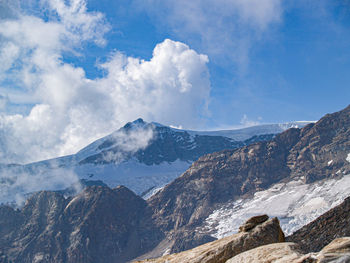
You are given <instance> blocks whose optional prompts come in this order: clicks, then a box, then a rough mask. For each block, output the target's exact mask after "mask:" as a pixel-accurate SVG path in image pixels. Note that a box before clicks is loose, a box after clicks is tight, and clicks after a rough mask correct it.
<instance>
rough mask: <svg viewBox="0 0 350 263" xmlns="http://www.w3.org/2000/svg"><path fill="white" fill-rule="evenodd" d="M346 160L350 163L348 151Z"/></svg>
mask: <svg viewBox="0 0 350 263" xmlns="http://www.w3.org/2000/svg"><path fill="white" fill-rule="evenodd" d="M346 160H347V161H348V162H349V163H350V153H348V157H346Z"/></svg>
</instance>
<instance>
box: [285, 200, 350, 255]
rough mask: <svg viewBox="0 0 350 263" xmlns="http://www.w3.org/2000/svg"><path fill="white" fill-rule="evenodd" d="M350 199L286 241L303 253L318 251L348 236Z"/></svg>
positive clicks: (349, 232) (349, 231) (349, 229)
mask: <svg viewBox="0 0 350 263" xmlns="http://www.w3.org/2000/svg"><path fill="white" fill-rule="evenodd" d="M349 222H350V197H348V198H346V199H345V200H344V202H343V203H341V204H340V205H338V206H336V207H334V208H333V209H331V210H329V211H328V212H326V213H324V214H323V215H321V216H320V217H318V218H317V219H315V220H314V221H313V222H311V223H309V224H307V225H306V226H304V227H302V228H301V229H299V230H298V231H296V232H295V233H293V234H292V235H291V236H288V237H287V238H286V239H287V241H289V242H295V243H298V244H300V247H301V249H302V250H303V251H304V252H305V253H308V252H317V251H320V250H321V249H322V248H323V247H324V246H325V245H327V244H328V243H329V242H331V241H332V240H334V239H335V238H339V237H344V236H350V226H349Z"/></svg>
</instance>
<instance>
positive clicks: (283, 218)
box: [197, 175, 350, 238]
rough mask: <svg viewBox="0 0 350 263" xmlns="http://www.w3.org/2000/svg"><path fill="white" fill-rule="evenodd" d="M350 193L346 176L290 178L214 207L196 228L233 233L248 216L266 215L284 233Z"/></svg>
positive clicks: (349, 177) (349, 179)
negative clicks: (277, 221) (276, 220)
mask: <svg viewBox="0 0 350 263" xmlns="http://www.w3.org/2000/svg"><path fill="white" fill-rule="evenodd" d="M349 195H350V175H345V176H343V177H342V178H340V179H328V180H324V181H319V182H315V183H312V184H304V183H303V182H302V181H301V180H300V181H292V182H288V183H283V184H276V185H273V186H272V187H270V188H269V189H267V190H264V191H260V192H257V193H255V195H254V196H253V197H252V198H249V199H240V200H237V201H234V202H231V203H229V204H226V205H225V206H223V207H221V208H219V209H217V210H215V211H214V212H213V213H212V214H211V215H210V216H209V217H208V218H207V219H206V221H205V226H204V227H202V228H198V229H197V231H199V232H205V233H207V234H210V235H212V236H213V237H216V238H222V237H225V236H228V235H230V234H233V233H236V232H237V230H238V227H239V226H240V225H241V224H242V223H243V222H244V221H245V220H247V219H248V218H250V217H252V216H255V215H260V214H267V215H269V216H270V217H278V218H279V219H280V223H281V227H282V229H283V231H284V233H286V234H287V235H289V234H291V233H293V232H294V231H296V230H297V229H299V228H300V227H302V226H304V225H306V224H308V223H309V222H311V221H312V220H314V219H316V218H317V217H318V216H320V215H322V214H323V213H325V212H326V211H328V210H329V209H331V208H333V207H334V206H336V205H338V204H340V203H341V202H342V201H343V200H344V199H345V198H346V197H347V196H349Z"/></svg>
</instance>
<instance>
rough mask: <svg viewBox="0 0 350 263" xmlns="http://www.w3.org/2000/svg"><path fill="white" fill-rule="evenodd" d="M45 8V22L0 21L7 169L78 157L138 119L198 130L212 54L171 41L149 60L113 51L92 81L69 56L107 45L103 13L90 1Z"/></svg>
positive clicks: (55, 0)
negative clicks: (89, 6) (87, 147)
mask: <svg viewBox="0 0 350 263" xmlns="http://www.w3.org/2000/svg"><path fill="white" fill-rule="evenodd" d="M41 6H42V9H43V10H44V11H45V14H47V15H46V16H45V17H37V16H33V15H28V14H23V15H21V16H19V17H18V18H16V19H13V18H11V19H8V18H4V19H2V20H0V58H1V61H2V63H1V65H0V95H1V97H0V163H8V162H19V163H28V162H32V161H37V160H41V159H46V158H51V157H56V156H61V155H66V154H71V153H75V152H76V151H78V150H79V149H80V148H82V147H84V146H85V145H86V144H88V143H90V142H91V141H93V140H95V139H97V138H100V137H102V136H104V135H106V134H108V133H110V132H112V131H113V130H115V129H116V128H118V127H120V126H121V125H122V124H124V123H125V122H128V121H130V120H134V119H137V118H139V117H142V118H144V119H146V120H155V121H158V122H162V123H165V124H173V125H184V126H187V127H193V126H195V125H196V124H198V123H199V122H200V121H201V116H203V115H205V114H206V112H207V106H208V103H209V93H210V81H209V73H208V68H207V63H208V57H207V56H206V55H202V54H198V53H197V52H196V51H194V50H192V49H191V48H190V47H189V46H187V45H185V44H183V43H181V42H176V41H172V40H170V39H166V40H164V41H163V42H162V43H159V44H158V45H157V46H156V47H155V48H154V51H153V56H152V58H151V59H150V60H147V61H146V60H143V59H140V58H133V57H128V56H127V55H125V54H123V53H121V52H119V51H116V52H113V53H111V54H110V56H109V58H108V60H107V61H105V62H104V63H101V64H99V65H98V66H99V67H100V69H101V70H102V71H103V72H104V75H103V77H101V78H96V79H89V78H87V77H86V75H85V71H84V69H83V68H81V67H77V66H75V65H74V64H71V63H68V62H66V59H65V57H66V55H67V54H69V55H70V56H82V54H81V50H82V49H83V48H84V45H87V44H88V43H90V44H89V45H91V43H93V44H96V45H100V46H103V45H104V44H105V42H106V40H105V39H104V35H105V33H106V32H107V31H108V30H109V28H110V26H109V25H108V23H107V22H106V20H105V18H104V16H103V14H101V13H98V12H89V11H88V10H87V8H86V1H84V0H70V1H63V0H45V1H41ZM44 11H43V12H44Z"/></svg>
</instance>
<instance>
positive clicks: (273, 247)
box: [226, 243, 303, 263]
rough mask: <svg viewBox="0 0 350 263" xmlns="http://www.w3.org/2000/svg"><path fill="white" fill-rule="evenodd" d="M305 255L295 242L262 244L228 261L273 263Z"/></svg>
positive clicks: (237, 262)
mask: <svg viewBox="0 0 350 263" xmlns="http://www.w3.org/2000/svg"><path fill="white" fill-rule="evenodd" d="M302 256H303V254H302V252H301V250H300V249H299V246H298V245H297V244H295V243H276V244H270V245H265V246H261V247H258V248H255V249H252V250H249V251H246V252H244V253H241V254H239V255H237V256H235V257H233V258H231V259H230V260H228V261H226V263H272V262H280V263H282V262H286V263H287V262H293V261H297V260H299V259H300V258H301V257H302Z"/></svg>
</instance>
